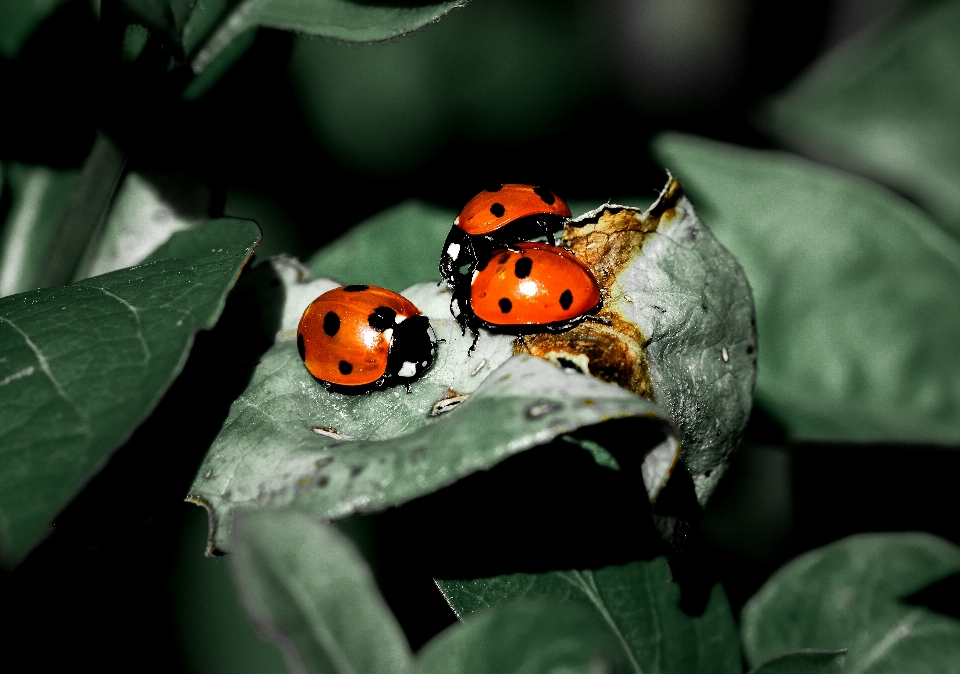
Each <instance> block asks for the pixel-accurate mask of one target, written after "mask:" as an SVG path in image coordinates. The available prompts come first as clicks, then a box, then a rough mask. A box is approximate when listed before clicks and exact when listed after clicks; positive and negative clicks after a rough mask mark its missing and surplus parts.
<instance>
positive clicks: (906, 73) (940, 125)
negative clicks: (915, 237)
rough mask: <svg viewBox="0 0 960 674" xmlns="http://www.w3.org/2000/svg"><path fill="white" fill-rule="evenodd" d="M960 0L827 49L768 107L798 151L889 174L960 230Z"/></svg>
mask: <svg viewBox="0 0 960 674" xmlns="http://www.w3.org/2000/svg"><path fill="white" fill-rule="evenodd" d="M958 70H960V2H957V1H956V0H951V1H947V2H936V3H922V9H921V10H920V11H915V12H913V13H912V14H910V15H908V16H907V17H896V20H895V21H893V20H892V21H889V22H887V24H886V25H884V26H882V27H881V28H879V29H876V30H871V31H869V32H867V33H866V34H864V35H861V36H859V37H858V38H856V39H855V40H853V41H851V42H849V43H846V44H843V45H841V46H840V47H839V48H837V49H835V50H834V51H833V52H831V53H829V54H828V55H827V56H826V57H824V58H823V59H822V60H821V61H820V62H819V63H817V64H816V65H815V66H814V67H813V68H812V69H811V71H810V72H808V73H807V74H806V75H805V76H803V77H802V78H801V79H800V80H799V81H798V82H797V83H795V84H794V85H793V86H792V87H791V88H790V89H789V90H787V92H786V93H784V94H783V95H781V96H779V97H778V98H776V99H775V100H774V101H773V102H772V103H771V104H770V105H769V107H768V108H767V110H766V111H765V115H764V117H763V118H762V121H761V123H762V125H763V126H765V127H766V128H768V129H769V130H770V131H771V132H772V133H773V135H775V136H776V137H777V138H779V139H780V140H781V141H783V142H784V143H786V144H787V145H789V146H790V147H793V148H796V149H797V150H798V151H800V152H802V153H805V154H808V155H810V156H812V157H815V158H819V159H822V160H824V161H827V162H830V163H833V164H837V165H840V166H844V167H847V168H850V169H852V170H854V171H857V172H859V173H863V174H864V175H867V176H870V177H872V178H874V179H876V180H879V181H881V182H885V183H887V184H889V185H891V186H893V187H896V188H897V189H899V190H902V191H903V192H904V193H906V194H909V195H910V196H912V197H914V198H915V199H916V200H917V201H919V202H920V203H921V204H922V205H923V206H924V207H925V208H927V209H928V210H929V211H930V212H931V213H933V214H934V215H935V216H936V217H937V218H938V219H939V220H940V221H941V222H942V223H943V224H945V225H947V226H948V227H949V229H950V230H951V231H952V232H953V233H954V234H955V235H960V128H958V126H957V119H958V117H960V81H958V79H957V76H956V75H957V71H958Z"/></svg>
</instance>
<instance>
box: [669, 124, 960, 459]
mask: <svg viewBox="0 0 960 674" xmlns="http://www.w3.org/2000/svg"><path fill="white" fill-rule="evenodd" d="M654 149H655V152H656V154H657V155H658V156H659V157H660V159H661V161H662V162H663V164H664V165H665V166H666V167H668V168H669V169H670V170H672V171H675V172H676V174H677V175H678V176H679V177H680V179H681V181H682V182H683V183H684V185H685V187H686V189H687V190H688V192H689V193H690V195H691V198H692V199H693V200H694V201H695V202H696V203H697V204H698V208H699V210H700V211H701V212H702V213H704V214H705V219H706V221H707V222H708V223H709V224H710V227H711V228H712V229H713V231H714V232H715V233H716V235H717V237H718V238H719V239H720V240H721V241H722V242H723V243H724V245H726V247H727V248H729V249H730V250H731V251H732V252H733V254H734V255H736V257H737V259H738V260H739V261H740V263H741V264H742V265H743V268H744V270H745V271H746V274H747V278H748V279H749V281H750V285H751V287H752V288H753V293H754V300H755V302H756V307H757V331H758V338H759V343H760V347H759V351H760V362H759V371H758V374H757V398H758V400H759V401H760V402H761V403H762V404H763V405H764V406H765V407H766V408H767V409H768V410H769V411H770V412H771V413H773V414H774V415H775V417H776V418H777V419H778V420H779V421H781V422H782V423H783V424H784V426H785V427H786V429H787V430H788V432H789V433H790V435H792V436H793V437H795V438H805V439H833V440H854V441H864V442H867V441H882V442H898V441H900V442H936V443H950V444H955V443H957V442H960V348H958V344H960V342H958V341H957V335H958V334H960V244H958V243H957V242H956V241H955V240H954V239H952V238H951V237H950V236H948V235H947V234H945V233H944V232H943V231H942V230H940V229H939V228H938V227H937V226H936V225H935V224H934V223H933V222H932V221H931V220H930V219H929V218H928V217H926V216H925V215H924V214H923V213H922V212H921V211H919V210H918V209H917V208H915V207H914V206H912V205H911V204H909V203H907V202H906V201H904V200H903V199H901V198H899V197H897V196H896V195H894V194H892V193H891V192H889V191H887V190H885V189H883V188H881V187H879V186H878V185H875V184H873V183H871V182H869V181H867V180H864V179H861V178H856V177H854V176H851V175H849V174H845V173H842V172H840V171H836V170H832V169H827V168H824V167H821V166H818V165H816V164H813V163H811V162H808V161H805V160H802V159H800V158H798V157H795V156H792V155H788V154H785V153H778V152H763V151H754V150H745V149H742V148H736V147H733V146H729V145H723V144H720V143H715V142H711V141H706V140H702V139H697V138H693V137H689V136H680V135H666V136H661V137H660V138H659V139H658V140H657V141H656V142H655V144H654Z"/></svg>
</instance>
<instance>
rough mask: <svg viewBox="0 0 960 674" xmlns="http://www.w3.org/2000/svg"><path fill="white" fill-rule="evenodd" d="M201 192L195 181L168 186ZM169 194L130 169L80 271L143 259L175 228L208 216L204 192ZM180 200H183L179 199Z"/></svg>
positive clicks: (193, 224)
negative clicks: (193, 182)
mask: <svg viewBox="0 0 960 674" xmlns="http://www.w3.org/2000/svg"><path fill="white" fill-rule="evenodd" d="M168 187H170V188H173V190H174V191H175V190H176V188H180V190H182V191H184V192H197V191H198V190H197V189H196V187H197V186H196V185H191V184H186V183H181V184H172V185H170V186H168ZM176 196H178V195H176V194H174V196H173V197H171V196H168V195H165V194H164V189H161V186H160V183H159V182H157V181H155V180H151V178H150V177H148V176H146V175H144V174H142V173H132V172H131V173H128V174H127V175H126V176H124V179H123V182H122V183H121V185H120V188H119V189H118V190H117V194H116V196H115V197H114V199H113V203H112V205H111V207H110V213H109V215H108V216H107V219H106V222H105V224H104V227H103V229H102V230H101V232H100V233H99V236H98V237H97V239H96V240H92V241H91V242H90V245H88V247H87V255H86V257H85V259H83V260H81V262H80V265H79V266H78V268H77V271H76V274H75V276H76V277H77V278H78V279H81V278H89V277H90V276H99V275H100V274H106V273H108V272H111V271H116V270H118V269H123V268H125V267H132V266H134V265H137V264H140V263H141V262H142V261H143V260H144V259H146V258H147V256H148V255H150V254H151V253H153V251H155V250H156V249H157V248H159V247H160V246H161V245H162V244H163V243H164V242H166V241H167V240H168V239H169V238H170V237H171V236H172V235H173V234H174V233H176V232H180V231H184V230H187V229H193V228H195V227H198V226H199V225H200V224H201V223H204V222H206V221H207V220H208V217H206V216H207V211H208V209H207V205H208V204H207V202H208V200H207V199H205V198H204V195H203V194H188V195H187V197H188V198H183V197H184V195H183V194H181V195H179V196H180V197H181V198H180V199H179V201H178V200H177V199H176ZM174 202H178V203H174Z"/></svg>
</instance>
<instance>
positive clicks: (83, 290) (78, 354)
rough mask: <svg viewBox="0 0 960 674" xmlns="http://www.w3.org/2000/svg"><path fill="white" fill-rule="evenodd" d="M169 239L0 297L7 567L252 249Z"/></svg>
mask: <svg viewBox="0 0 960 674" xmlns="http://www.w3.org/2000/svg"><path fill="white" fill-rule="evenodd" d="M259 238H260V234H259V230H258V228H257V226H256V225H255V224H254V223H252V222H249V221H239V220H218V221H214V222H211V223H209V224H208V225H206V226H204V227H202V228H200V229H198V230H195V231H193V232H188V233H186V232H185V233H179V234H176V235H174V236H173V237H172V238H171V239H170V241H168V242H167V243H166V244H164V245H163V246H161V247H160V248H159V249H158V250H157V251H155V252H154V253H153V255H152V256H151V257H150V258H148V260H147V262H146V263H145V264H142V265H140V266H138V267H133V268H129V269H123V270H120V271H117V272H113V273H111V274H106V275H103V276H97V277H94V278H90V279H87V280H85V281H81V282H79V283H75V284H73V285H70V286H65V287H56V288H45V289H42V290H35V291H32V292H28V293H21V294H19V295H12V296H10V297H5V298H3V299H2V300H0V447H2V451H0V559H2V561H3V562H4V563H7V564H10V563H16V562H17V561H19V560H20V559H21V558H22V557H23V555H24V554H26V552H27V551H28V550H29V549H30V548H31V547H32V546H33V545H34V544H35V543H36V542H37V541H38V540H39V539H40V538H41V537H42V535H43V531H44V528H45V527H47V526H48V524H49V522H50V520H51V519H52V518H53V516H54V515H56V513H57V512H58V511H59V510H60V509H61V508H62V507H63V506H64V504H65V503H66V502H67V500H68V499H69V498H70V497H71V495H72V494H74V493H76V491H77V490H78V489H79V488H80V487H81V486H82V485H83V484H84V483H85V482H86V481H87V480H88V479H89V478H90V476H91V475H93V473H95V472H96V471H97V470H98V469H99V468H100V467H101V466H102V465H103V464H104V462H105V461H106V460H107V458H108V457H109V456H110V453H111V452H112V451H113V450H114V449H116V448H117V447H118V446H119V445H120V444H121V443H122V442H123V441H124V440H125V439H126V438H127V437H128V436H129V435H130V433H131V432H132V431H133V429H134V428H136V426H137V425H138V424H139V423H140V422H141V421H143V419H144V418H145V417H146V416H147V415H148V414H149V413H150V411H151V410H152V409H153V407H154V405H156V403H157V401H158V400H159V399H160V397H161V396H162V395H163V392H164V391H165V390H166V389H167V387H168V386H169V385H170V384H171V383H172V382H173V380H174V378H175V377H176V376H177V374H178V373H179V372H180V369H181V368H182V367H183V364H184V361H185V360H186V357H187V353H188V351H189V348H190V345H191V343H192V341H193V336H194V334H195V333H196V331H197V330H199V329H202V328H210V327H212V326H213V324H214V322H215V321H216V319H217V317H218V316H219V314H220V312H221V310H222V309H223V303H224V297H225V295H226V293H227V291H228V290H229V289H230V288H231V287H232V286H233V283H234V281H235V280H236V278H237V275H238V274H239V272H240V269H241V268H242V267H243V265H244V264H245V263H246V261H247V259H248V258H249V257H250V255H251V252H252V250H253V248H254V247H255V246H256V244H257V242H258V241H259Z"/></svg>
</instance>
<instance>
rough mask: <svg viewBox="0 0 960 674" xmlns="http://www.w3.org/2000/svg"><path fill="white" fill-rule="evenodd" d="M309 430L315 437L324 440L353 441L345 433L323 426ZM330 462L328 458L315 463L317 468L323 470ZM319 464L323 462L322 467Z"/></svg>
mask: <svg viewBox="0 0 960 674" xmlns="http://www.w3.org/2000/svg"><path fill="white" fill-rule="evenodd" d="M310 430H311V431H313V432H314V433H316V434H317V435H322V436H323V437H325V438H333V439H334V440H353V438H352V437H351V436H349V435H347V434H346V433H341V432H340V431H338V430H337V429H336V428H325V427H324V426H313V427H312V428H311V429H310ZM331 461H333V459H332V458H330V457H327V458H325V459H320V461H317V468H323V466H326V465H327V464H329V463H330V462H331ZM321 462H325V463H323V466H321V465H320V463H321Z"/></svg>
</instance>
